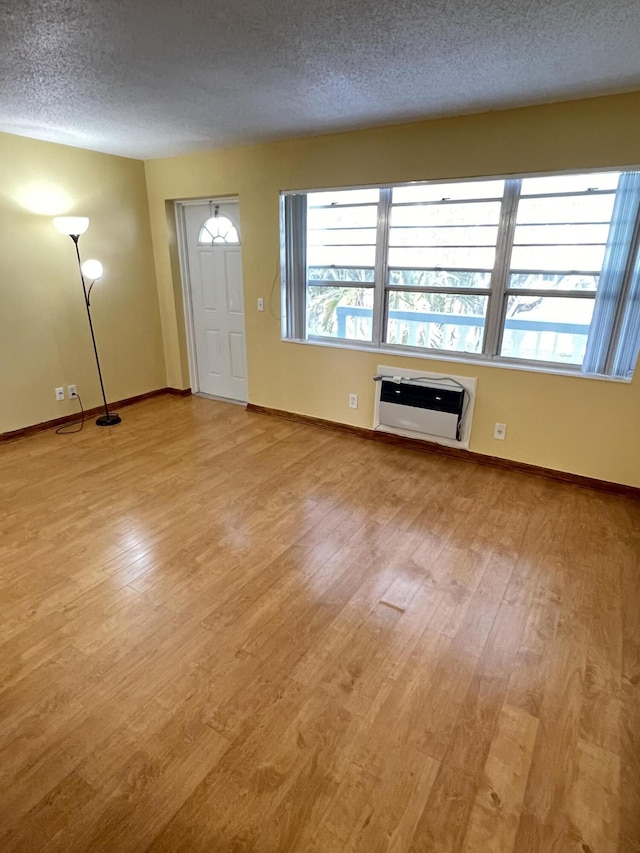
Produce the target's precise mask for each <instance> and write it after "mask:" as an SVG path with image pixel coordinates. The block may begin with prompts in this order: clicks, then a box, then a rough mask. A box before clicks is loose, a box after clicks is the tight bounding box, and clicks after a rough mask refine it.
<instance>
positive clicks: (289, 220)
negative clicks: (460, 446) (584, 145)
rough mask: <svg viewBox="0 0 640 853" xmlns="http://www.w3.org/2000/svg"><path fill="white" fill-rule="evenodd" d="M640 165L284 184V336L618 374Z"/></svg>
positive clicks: (635, 292)
mask: <svg viewBox="0 0 640 853" xmlns="http://www.w3.org/2000/svg"><path fill="white" fill-rule="evenodd" d="M639 209H640V173H638V172H598V173H585V174H574V175H556V176H550V177H529V178H527V177H525V178H513V179H507V180H502V179H490V180H474V181H457V182H449V183H428V184H411V185H407V186H398V187H380V188H362V189H352V190H335V191H334V190H331V191H319V192H309V193H304V194H300V193H296V194H293V193H291V194H285V195H284V196H283V205H282V227H283V237H284V239H283V246H284V267H285V270H286V276H285V296H286V306H287V312H286V313H287V316H286V335H287V336H288V337H290V338H293V339H298V340H299V339H306V340H325V341H331V340H334V341H336V342H339V341H343V342H351V343H352V344H356V345H360V346H362V347H365V348H366V347H381V346H382V347H385V348H398V349H399V350H400V349H401V350H415V351H422V352H427V353H434V354H437V353H440V354H446V353H451V354H454V355H456V356H458V357H460V356H462V357H468V358H471V359H473V358H482V359H493V360H497V361H499V360H502V361H512V362H528V363H533V364H537V365H538V366H540V367H542V368H544V366H545V365H548V366H549V367H552V368H553V367H559V366H562V367H565V368H568V369H574V370H582V371H583V372H585V373H590V374H604V375H613V376H620V377H625V376H629V375H631V373H632V371H633V367H634V364H635V360H636V357H637V352H638V340H639V330H640V275H639V270H638V266H639V264H638V239H639V238H638V230H639V220H640V216H639Z"/></svg>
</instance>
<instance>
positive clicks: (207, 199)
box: [173, 195, 245, 405]
mask: <svg viewBox="0 0 640 853" xmlns="http://www.w3.org/2000/svg"><path fill="white" fill-rule="evenodd" d="M209 203H211V204H238V205H239V204H240V199H239V197H238V196H237V195H233V196H204V197H203V198H187V199H178V200H176V201H174V202H173V207H174V210H175V215H176V231H177V236H178V258H179V260H180V286H181V289H182V309H183V311H184V324H185V329H186V333H187V354H188V356H189V384H190V385H191V393H192V394H199V393H200V381H199V379H198V356H197V354H196V332H195V327H194V322H193V300H192V298H191V277H190V271H189V257H188V251H187V223H186V219H185V208H186V207H192V206H194V205H200V204H209ZM239 233H240V249H241V251H242V232H241V231H240V232H239ZM242 405H245V404H242Z"/></svg>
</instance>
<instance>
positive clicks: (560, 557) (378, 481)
mask: <svg viewBox="0 0 640 853" xmlns="http://www.w3.org/2000/svg"><path fill="white" fill-rule="evenodd" d="M122 415H123V423H122V425H120V426H118V427H116V428H114V429H112V430H106V429H105V430H100V429H98V428H96V427H95V426H94V425H93V423H92V422H91V423H89V424H88V425H87V426H86V427H85V430H84V432H83V433H81V434H80V435H76V436H56V435H53V434H52V433H47V434H42V435H39V436H35V437H31V438H27V439H23V440H20V441H17V442H14V443H11V444H7V445H4V446H0V466H1V467H0V590H1V594H0V617H1V618H0V641H1V643H2V645H1V646H0V685H1V686H0V690H1V692H0V791H1V793H0V850H2V851H3V853H8V851H20V852H21V853H23V851H38V853H52V851H60V853H73V851H113V852H114V853H123V851H135V853H140V851H145V850H151V851H166V852H167V853H169V851H170V853H176V851H208V853H218V851H229V853H231V851H233V853H240V851H254V853H281V852H282V853H283V851H299V853H334V851H361V853H381V851H389V853H391V851H393V853H404V851H411V853H422V851H482V853H485V851H500V852H501V853H502V851H504V853H510V851H519V853H520V852H521V851H522V853H524V851H541V853H550V851H551V852H552V853H555V851H558V853H573V851H575V853H613V851H623V852H624V853H630V851H638V850H640V571H639V568H638V553H639V545H640V528H639V518H640V509H639V505H638V504H637V503H635V502H634V501H633V500H631V499H627V498H622V497H611V496H607V495H603V494H599V493H597V492H592V491H588V490H585V489H581V488H578V487H572V486H565V485H560V484H557V483H552V482H547V481H545V480H541V479H536V478H533V477H529V476H526V475H522V474H515V473H509V472H504V471H499V470H494V469H492V468H488V467H480V466H477V465H475V464H472V463H466V462H458V461H454V460H449V459H444V458H439V457H437V456H431V455H428V454H421V453H415V452H412V451H407V450H401V449H398V448H393V447H386V446H383V445H379V444H375V443H373V442H367V441H363V440H360V439H357V438H354V437H351V436H347V435H341V434H338V433H334V432H329V431H325V430H321V429H317V428H314V427H308V426H300V425H297V424H293V423H290V422H286V421H282V420H277V419H274V418H269V417H267V416H263V415H255V414H247V413H246V412H245V411H244V410H243V409H241V408H239V407H236V406H232V405H225V404H221V403H216V402H212V401H210V400H204V399H195V398H194V399H176V398H162V399H157V400H153V401H149V402H147V403H143V404H139V405H137V406H134V407H131V408H127V409H125V410H124V411H123V412H122ZM594 452H597V448H595V449H594Z"/></svg>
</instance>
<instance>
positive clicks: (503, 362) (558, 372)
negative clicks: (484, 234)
mask: <svg viewBox="0 0 640 853" xmlns="http://www.w3.org/2000/svg"><path fill="white" fill-rule="evenodd" d="M281 340H282V342H283V343H287V344H303V345H304V346H313V347H329V348H331V349H342V350H352V351H355V352H368V353H374V354H380V355H395V356H404V357H405V358H419V359H423V360H425V361H435V362H442V361H445V362H449V363H453V364H468V365H474V364H477V365H478V366H480V367H497V368H499V369H501V370H520V371H524V372H525V373H546V374H549V375H551V376H570V377H572V378H573V379H595V380H598V381H600V382H617V383H621V384H622V385H630V384H631V381H632V378H633V377H628V378H623V377H620V376H604V375H602V374H596V373H581V372H580V371H579V370H577V369H576V370H569V369H566V368H565V369H563V368H562V367H553V366H549V365H548V364H545V365H539V364H536V363H535V362H515V361H508V360H507V359H487V358H482V357H479V356H470V357H468V358H465V357H464V356H461V355H459V354H455V353H447V354H443V355H439V354H436V353H432V352H428V353H427V352H424V351H422V350H419V349H413V348H412V347H394V346H389V345H387V346H380V347H377V346H367V345H366V344H363V343H361V342H360V343H356V342H354V341H341V340H327V339H323V338H316V339H311V340H304V339H301V338H281Z"/></svg>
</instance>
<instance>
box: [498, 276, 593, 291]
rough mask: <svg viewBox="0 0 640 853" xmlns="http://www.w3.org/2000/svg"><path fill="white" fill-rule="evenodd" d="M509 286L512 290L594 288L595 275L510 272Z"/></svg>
mask: <svg viewBox="0 0 640 853" xmlns="http://www.w3.org/2000/svg"><path fill="white" fill-rule="evenodd" d="M509 287H510V288H511V289H513V290H524V289H527V288H531V289H532V290H596V288H597V287H598V276H597V275H586V274H582V275H564V274H562V273H561V274H559V275H556V274H545V273H512V274H511V276H510V277H509Z"/></svg>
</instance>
